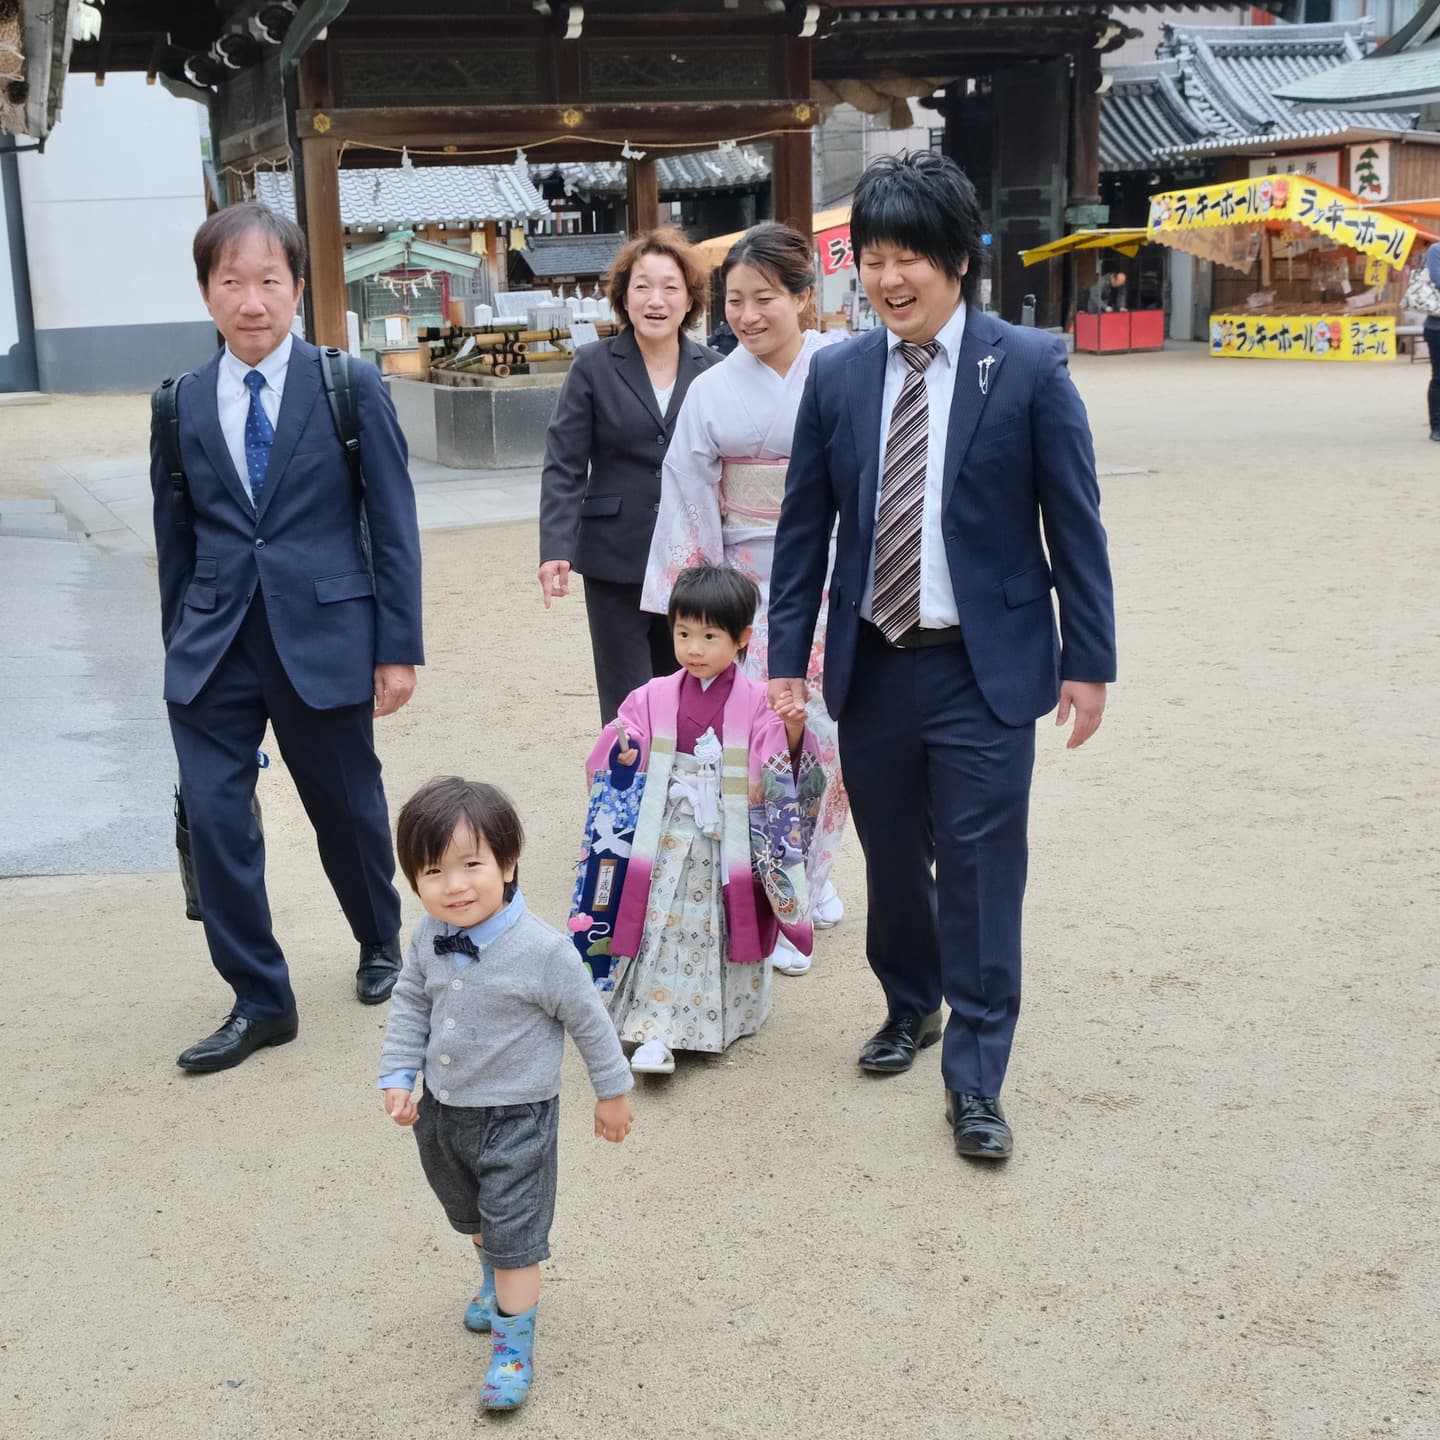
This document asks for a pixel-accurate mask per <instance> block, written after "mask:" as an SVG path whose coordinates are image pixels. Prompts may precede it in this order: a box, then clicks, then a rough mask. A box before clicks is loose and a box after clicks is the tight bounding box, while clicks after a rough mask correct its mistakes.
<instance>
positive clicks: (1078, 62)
mask: <svg viewBox="0 0 1440 1440" xmlns="http://www.w3.org/2000/svg"><path fill="white" fill-rule="evenodd" d="M1070 89H1071V101H1072V108H1071V112H1070V203H1071V204H1072V205H1098V204H1099V203H1100V52H1099V51H1098V50H1097V49H1096V48H1095V47H1094V46H1093V45H1087V46H1085V47H1084V48H1083V49H1081V50H1077V51H1076V52H1075V63H1074V68H1073V70H1072V71H1071V78H1070Z"/></svg>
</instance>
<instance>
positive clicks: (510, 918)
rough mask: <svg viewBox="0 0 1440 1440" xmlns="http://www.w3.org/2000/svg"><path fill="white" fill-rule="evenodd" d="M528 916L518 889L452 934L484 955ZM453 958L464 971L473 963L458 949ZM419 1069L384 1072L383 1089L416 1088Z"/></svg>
mask: <svg viewBox="0 0 1440 1440" xmlns="http://www.w3.org/2000/svg"><path fill="white" fill-rule="evenodd" d="M524 915H525V897H524V896H523V895H522V894H521V893H520V892H519V890H516V892H515V898H514V899H513V900H511V901H510V903H509V904H508V905H506V906H505V908H504V909H503V910H497V911H496V912H495V913H494V914H493V915H491V916H490V917H489V919H487V920H482V921H481V922H480V923H479V924H478V925H472V926H470V928H469V929H468V930H454V931H451V932H450V933H451V934H454V935H468V936H469V937H470V939H471V940H472V941H473V942H474V944H475V948H476V949H477V950H478V951H479V952H480V954H481V955H483V954H484V953H485V952H486V950H488V949H489V948H490V946H492V945H493V944H494V943H495V942H496V941H497V940H498V939H499V938H500V937H501V936H502V935H503V934H505V932H506V931H507V930H513V929H514V928H515V926H516V925H517V924H518V923H519V922H520V920H521V919H522V918H523V917H524ZM451 959H453V960H454V961H455V968H456V969H457V970H462V969H464V967H465V966H466V965H469V964H472V963H473V962H472V960H471V958H470V956H468V955H464V954H461V953H460V952H459V951H456V952H455V953H454V954H453V955H452V956H451ZM419 1073H420V1072H419V1071H418V1070H392V1071H391V1072H390V1074H388V1075H382V1076H381V1077H380V1079H379V1082H378V1084H379V1088H380V1089H381V1090H413V1089H414V1088H415V1078H416V1076H417V1075H419Z"/></svg>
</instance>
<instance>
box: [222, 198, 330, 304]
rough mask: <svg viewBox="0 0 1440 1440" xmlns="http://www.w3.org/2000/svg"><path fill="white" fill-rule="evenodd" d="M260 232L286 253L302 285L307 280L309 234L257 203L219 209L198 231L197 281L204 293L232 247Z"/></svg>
mask: <svg viewBox="0 0 1440 1440" xmlns="http://www.w3.org/2000/svg"><path fill="white" fill-rule="evenodd" d="M252 230H258V231H259V232H260V233H261V234H262V235H268V236H269V237H270V238H271V239H272V240H273V241H274V242H275V243H276V244H277V245H278V246H279V247H280V248H281V250H283V251H284V252H285V263H286V264H287V265H288V266H289V267H290V273H291V275H293V276H294V277H295V283H296V284H297V285H298V284H299V283H300V282H301V281H302V280H303V279H304V278H305V232H304V231H303V230H302V229H301V228H300V227H299V226H298V225H297V224H296V223H295V222H294V221H293V220H291V219H289V218H288V217H287V216H285V215H277V214H276V213H275V211H273V210H271V209H270V208H269V206H266V205H261V204H260V203H259V201H257V200H247V201H246V202H245V203H244V204H243V205H227V206H226V207H225V208H224V209H223V210H217V211H216V212H215V213H214V214H213V215H212V216H211V217H210V218H209V219H208V220H207V221H206V222H205V223H204V224H203V225H202V226H201V227H200V228H199V229H198V230H197V231H196V232H195V245H194V252H195V278H196V279H197V280H198V281H199V282H200V288H201V289H202V290H208V289H209V288H210V275H211V272H212V271H213V270H214V269H215V267H216V266H217V265H218V264H219V263H220V257H221V256H222V255H223V254H224V253H225V250H226V248H227V247H228V246H230V245H233V244H234V243H235V241H237V240H238V239H239V238H240V237H241V236H242V235H247V234H249V233H250V232H251V231H252Z"/></svg>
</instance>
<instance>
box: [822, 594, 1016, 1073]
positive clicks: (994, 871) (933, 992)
mask: <svg viewBox="0 0 1440 1440" xmlns="http://www.w3.org/2000/svg"><path fill="white" fill-rule="evenodd" d="M839 735H840V764H841V768H842V769H843V771H844V774H845V785H846V789H847V791H848V792H849V796H850V813H851V814H852V815H853V816H854V817H855V830H856V833H857V834H858V835H859V836H860V844H861V846H862V847H863V849H864V851H865V867H866V877H867V890H868V897H867V898H868V901H869V922H868V929H867V932H866V951H867V955H868V958H869V961H870V968H871V969H872V970H874V972H875V975H876V978H877V979H878V980H879V981H880V984H881V986H882V987H883V988H884V991H885V998H886V1001H887V1003H888V1005H889V1012H890V1014H891V1015H892V1016H896V1017H903V1016H921V1015H929V1014H930V1013H931V1012H933V1011H935V1010H938V1009H939V1008H940V1001H941V999H942V997H943V998H944V1000H945V1001H946V1002H947V1003H948V1004H949V1006H950V1021H949V1024H948V1025H947V1027H946V1030H945V1040H944V1047H943V1049H942V1052H941V1070H942V1073H943V1074H944V1077H945V1085H946V1088H947V1089H950V1090H956V1091H960V1092H962V1093H965V1094H970V1095H998V1094H999V1093H1000V1087H1001V1085H1002V1084H1003V1083H1004V1080H1005V1067H1006V1064H1007V1063H1008V1061H1009V1058H1010V1045H1011V1041H1012V1039H1013V1038H1014V1034H1015V1022H1016V1019H1017V1018H1018V1016H1019V1013H1020V918H1021V909H1022V906H1023V903H1024V898H1025V877H1026V866H1027V862H1028V856H1029V849H1028V841H1027V838H1026V829H1027V825H1028V821H1029V811H1030V777H1031V773H1032V771H1033V769H1034V764H1035V726H1034V723H1033V722H1031V723H1029V724H1025V725H1019V726H1010V725H1005V724H1003V723H1002V722H1001V721H1000V720H998V719H997V718H996V717H995V715H994V713H993V712H992V711H991V710H990V708H989V706H988V705H986V703H985V700H984V698H983V697H982V696H981V694H980V687H979V686H978V684H977V683H976V680H975V674H974V671H973V670H972V669H971V667H970V659H969V656H968V655H967V654H966V652H965V647H964V645H962V644H956V645H943V646H934V647H932V648H928V649H917V650H896V649H894V648H893V647H891V646H890V645H887V644H886V643H885V641H884V639H883V638H882V637H881V635H880V632H879V631H878V630H876V629H875V628H874V627H873V626H871V625H869V624H866V623H863V622H862V623H861V626H860V635H859V640H858V643H857V648H856V654H855V673H854V679H853V681H852V683H851V686H850V692H849V698H848V700H847V701H846V704H845V708H844V711H843V712H842V713H841V715H840V717H839Z"/></svg>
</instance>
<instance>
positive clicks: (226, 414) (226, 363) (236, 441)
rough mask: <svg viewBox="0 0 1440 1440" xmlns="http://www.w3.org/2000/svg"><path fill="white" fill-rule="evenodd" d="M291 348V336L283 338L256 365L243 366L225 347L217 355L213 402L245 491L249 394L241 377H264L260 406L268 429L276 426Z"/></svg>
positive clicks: (292, 344) (247, 482) (278, 422)
mask: <svg viewBox="0 0 1440 1440" xmlns="http://www.w3.org/2000/svg"><path fill="white" fill-rule="evenodd" d="M294 348H295V337H294V336H293V335H287V336H286V337H285V338H284V339H283V340H282V341H281V342H280V343H279V344H278V345H277V346H276V347H275V348H274V349H273V350H272V351H271V352H270V353H269V354H268V355H267V356H266V357H265V358H264V359H263V360H262V361H261V362H260V363H259V364H258V365H253V366H252V365H247V364H246V363H245V362H244V361H243V360H238V359H236V357H235V353H234V351H232V350H231V349H230V347H229V346H228V345H227V346H226V347H225V350H224V353H223V354H222V355H221V356H220V373H219V375H218V377H217V378H216V381H215V403H216V406H217V408H218V410H219V412H220V433H221V434H222V435H224V437H225V448H226V449H227V450H229V452H230V459H231V460H232V461H233V462H234V465H235V473H236V474H237V475H238V476H239V477H240V479H241V482H242V483H243V484H245V486H246V488H247V489H248V488H249V480H248V476H249V469H248V466H247V464H246V460H245V422H246V420H247V419H248V418H249V416H250V391H249V390H248V389H247V388H246V385H245V377H246V376H247V375H248V374H249V373H250V371H251V370H252V369H253V370H258V371H259V372H260V373H261V374H262V375H263V376H264V377H265V385H264V388H263V389H262V390H261V391H260V406H261V408H262V409H263V410H264V411H265V414H266V416H267V417H268V418H269V421H270V428H271V429H272V430H275V429H278V428H279V426H280V401H281V400H282V399H283V398H284V395H285V376H286V375H287V374H288V373H289V370H290V352H291V351H292V350H293V349H294Z"/></svg>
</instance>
